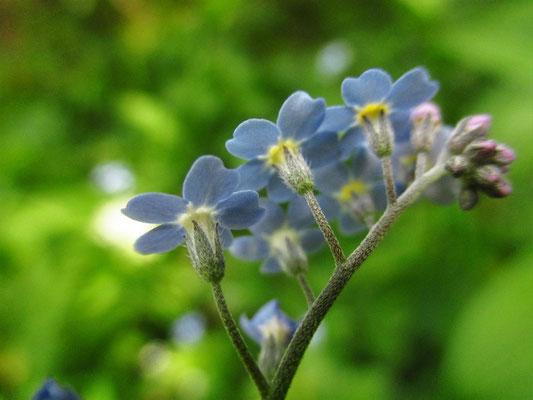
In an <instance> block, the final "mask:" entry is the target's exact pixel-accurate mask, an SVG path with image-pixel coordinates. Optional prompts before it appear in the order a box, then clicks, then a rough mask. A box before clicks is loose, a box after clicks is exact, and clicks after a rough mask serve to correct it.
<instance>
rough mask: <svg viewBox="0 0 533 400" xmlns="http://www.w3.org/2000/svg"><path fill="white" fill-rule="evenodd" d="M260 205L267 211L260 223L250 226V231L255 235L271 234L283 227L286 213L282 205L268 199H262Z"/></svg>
mask: <svg viewBox="0 0 533 400" xmlns="http://www.w3.org/2000/svg"><path fill="white" fill-rule="evenodd" d="M259 205H260V206H261V207H263V208H264V209H265V213H264V214H263V217H262V218H261V219H260V220H259V222H258V223H256V224H255V225H253V226H251V227H250V231H251V232H252V233H254V234H255V235H262V234H271V233H272V232H274V231H276V230H278V229H279V228H281V226H282V225H283V224H284V223H285V215H284V214H283V210H282V209H281V207H280V206H279V205H278V204H277V203H275V202H273V201H272V200H268V199H260V200H259Z"/></svg>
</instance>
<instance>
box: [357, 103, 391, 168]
mask: <svg viewBox="0 0 533 400" xmlns="http://www.w3.org/2000/svg"><path fill="white" fill-rule="evenodd" d="M361 120H362V125H363V130H364V132H365V135H366V138H367V141H368V143H369V144H370V147H371V149H372V151H373V152H374V153H375V154H376V155H377V156H378V157H379V158H383V157H388V156H390V155H391V154H392V150H393V148H394V130H393V129H392V125H391V123H390V121H389V118H388V117H387V115H386V114H385V111H384V110H381V111H380V113H379V115H378V116H377V118H369V117H367V116H363V117H362V118H361Z"/></svg>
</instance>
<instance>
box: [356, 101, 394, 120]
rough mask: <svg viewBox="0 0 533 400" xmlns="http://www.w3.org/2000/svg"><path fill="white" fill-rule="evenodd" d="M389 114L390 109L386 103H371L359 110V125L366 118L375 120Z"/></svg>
mask: <svg viewBox="0 0 533 400" xmlns="http://www.w3.org/2000/svg"><path fill="white" fill-rule="evenodd" d="M388 112H389V107H388V106H387V105H386V104H385V103H370V104H367V105H366V106H364V107H363V108H361V109H360V110H359V112H358V113H357V119H358V120H359V123H363V119H364V118H367V119H370V120H375V119H377V118H378V117H379V115H380V114H381V113H383V114H387V113H388Z"/></svg>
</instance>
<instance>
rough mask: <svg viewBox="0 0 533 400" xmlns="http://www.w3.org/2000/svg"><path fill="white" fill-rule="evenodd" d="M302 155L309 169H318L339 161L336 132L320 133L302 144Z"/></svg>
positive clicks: (339, 153)
mask: <svg viewBox="0 0 533 400" xmlns="http://www.w3.org/2000/svg"><path fill="white" fill-rule="evenodd" d="M302 154H303V156H304V158H305V160H306V161H307V164H308V165H309V166H310V167H311V168H319V167H323V166H324V165H328V164H331V163H332V162H335V161H337V160H338V159H339V157H340V155H341V150H340V147H339V140H338V135H337V133H336V132H320V133H317V134H316V135H313V136H312V137H311V138H309V140H306V141H305V142H304V143H302Z"/></svg>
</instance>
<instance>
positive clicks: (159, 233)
mask: <svg viewBox="0 0 533 400" xmlns="http://www.w3.org/2000/svg"><path fill="white" fill-rule="evenodd" d="M184 235H185V228H183V227H182V226H180V225H175V224H163V225H159V226H158V227H156V228H154V229H152V230H151V231H149V232H147V233H145V234H144V235H142V236H141V237H140V238H139V239H137V240H136V241H135V244H134V248H135V251H137V252H139V253H141V254H154V253H166V252H167V251H170V250H174V249H175V248H176V247H178V246H179V245H180V244H181V243H182V242H183V240H184Z"/></svg>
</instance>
